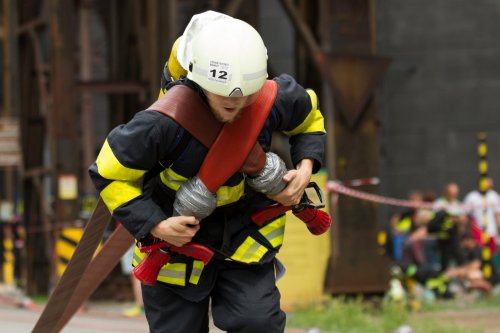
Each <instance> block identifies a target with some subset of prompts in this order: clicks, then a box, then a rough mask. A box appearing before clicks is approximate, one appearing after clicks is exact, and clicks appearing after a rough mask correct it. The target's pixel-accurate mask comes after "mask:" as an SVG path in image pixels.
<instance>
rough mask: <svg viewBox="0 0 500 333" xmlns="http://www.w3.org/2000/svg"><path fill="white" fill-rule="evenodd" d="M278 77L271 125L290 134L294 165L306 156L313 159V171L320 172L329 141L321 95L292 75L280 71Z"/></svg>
mask: <svg viewBox="0 0 500 333" xmlns="http://www.w3.org/2000/svg"><path fill="white" fill-rule="evenodd" d="M275 81H276V82H277V83H278V86H279V88H278V95H277V97H276V102H275V104H274V107H273V109H272V110H271V115H270V122H271V127H272V128H273V129H274V130H278V131H282V132H283V133H284V134H285V135H286V136H288V137H289V142H290V145H291V148H290V154H291V159H292V162H293V164H294V165H295V166H296V165H297V164H298V163H299V162H300V161H301V160H303V159H306V158H308V159H312V160H313V161H314V167H313V172H317V171H318V170H319V169H320V168H321V166H322V164H323V160H324V151H325V143H326V131H325V124H324V118H323V115H322V114H321V111H320V109H319V103H318V97H317V96H316V93H315V92H314V91H313V90H311V89H304V88H303V87H302V86H300V85H299V84H298V83H297V82H296V81H295V80H294V79H293V78H292V77H291V76H290V75H287V74H283V75H280V76H279V77H277V78H275Z"/></svg>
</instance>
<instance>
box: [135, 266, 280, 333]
mask: <svg viewBox="0 0 500 333" xmlns="http://www.w3.org/2000/svg"><path fill="white" fill-rule="evenodd" d="M142 292H143V298H144V305H145V310H146V318H147V320H148V324H149V329H150V332H151V333H206V332H208V322H209V317H208V310H209V304H210V302H209V299H211V305H212V317H213V320H214V324H215V326H217V327H218V328H219V329H221V330H224V331H227V332H231V333H233V332H234V333H263V332H266V333H282V332H284V330H285V322H286V317H285V313H284V312H283V311H282V310H281V309H280V294H279V291H278V288H277V287H276V284H275V275H274V265H273V263H267V264H264V265H262V266H260V265H259V266H250V267H249V266H236V267H235V266H222V267H220V268H219V269H218V271H217V279H216V282H215V285H214V287H213V289H212V291H211V293H210V296H209V297H206V298H205V299H203V300H201V301H200V302H191V301H188V300H186V299H184V298H183V297H181V296H179V295H178V294H176V293H175V292H173V291H172V290H171V288H170V287H169V286H168V285H166V284H163V283H156V284H155V285H154V286H144V285H143V286H142Z"/></svg>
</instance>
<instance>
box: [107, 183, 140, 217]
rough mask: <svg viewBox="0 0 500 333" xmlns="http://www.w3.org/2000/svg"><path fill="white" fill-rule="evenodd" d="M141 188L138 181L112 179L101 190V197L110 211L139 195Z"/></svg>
mask: <svg viewBox="0 0 500 333" xmlns="http://www.w3.org/2000/svg"><path fill="white" fill-rule="evenodd" d="M141 193H142V189H141V187H140V185H139V183H138V182H134V183H132V182H122V181H118V180H117V181H114V182H112V183H111V184H109V185H108V186H106V187H105V188H104V190H102V191H101V197H102V200H103V201H104V203H105V204H106V206H107V207H108V209H109V210H110V211H111V213H112V212H113V211H114V210H115V209H116V208H118V207H119V206H121V205H123V204H124V203H127V202H129V201H131V200H132V199H135V198H137V197H138V196H139V195H141Z"/></svg>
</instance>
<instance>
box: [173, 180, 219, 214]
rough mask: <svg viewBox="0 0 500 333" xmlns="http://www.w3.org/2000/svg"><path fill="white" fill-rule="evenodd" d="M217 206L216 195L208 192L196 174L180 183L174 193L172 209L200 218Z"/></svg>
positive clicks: (210, 212)
mask: <svg viewBox="0 0 500 333" xmlns="http://www.w3.org/2000/svg"><path fill="white" fill-rule="evenodd" d="M215 207H217V195H216V194H215V193H212V192H210V191H209V190H208V189H207V187H206V186H205V184H203V182H202V181H201V179H200V178H199V177H198V176H195V177H193V178H191V179H190V180H189V181H187V182H185V183H184V184H182V186H181V187H180V188H179V190H178V191H177V193H176V195H175V200H174V211H175V212H177V213H178V214H180V215H184V216H194V217H196V218H197V219H202V218H205V217H207V216H208V215H210V214H212V212H213V211H214V210H215Z"/></svg>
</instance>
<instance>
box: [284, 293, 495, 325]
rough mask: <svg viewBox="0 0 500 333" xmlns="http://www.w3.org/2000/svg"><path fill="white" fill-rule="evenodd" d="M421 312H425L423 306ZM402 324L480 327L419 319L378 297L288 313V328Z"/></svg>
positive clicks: (491, 301)
mask: <svg viewBox="0 0 500 333" xmlns="http://www.w3.org/2000/svg"><path fill="white" fill-rule="evenodd" d="M480 302H483V306H486V307H494V306H498V304H499V303H500V298H497V299H489V300H487V299H485V300H482V301H480ZM450 306H451V307H455V306H456V303H455V302H448V303H446V304H444V303H443V304H441V303H439V304H438V305H433V306H432V308H430V309H429V310H430V311H440V310H447V309H450ZM422 311H423V312H425V311H428V310H427V309H426V308H424V309H422ZM402 325H409V326H410V327H412V328H413V330H415V331H416V332H425V333H480V332H481V331H480V330H474V329H472V330H471V329H470V328H468V329H464V328H460V327H459V326H454V325H453V324H451V323H442V322H438V321H437V320H433V319H426V320H421V319H418V318H415V317H414V316H413V313H412V312H411V311H409V310H408V309H407V308H406V307H405V306H402V305H398V304H394V303H392V304H391V303H385V302H383V301H381V300H371V301H370V302H367V301H364V300H363V299H362V298H361V297H358V298H343V297H338V298H332V299H330V300H328V301H326V302H324V303H321V304H312V305H309V306H307V307H303V308H301V309H298V310H297V311H295V312H292V313H289V314H288V322H287V327H295V328H312V327H316V328H319V329H321V330H322V331H323V332H331V333H389V332H393V331H394V330H395V329H397V328H398V327H400V326H402Z"/></svg>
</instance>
